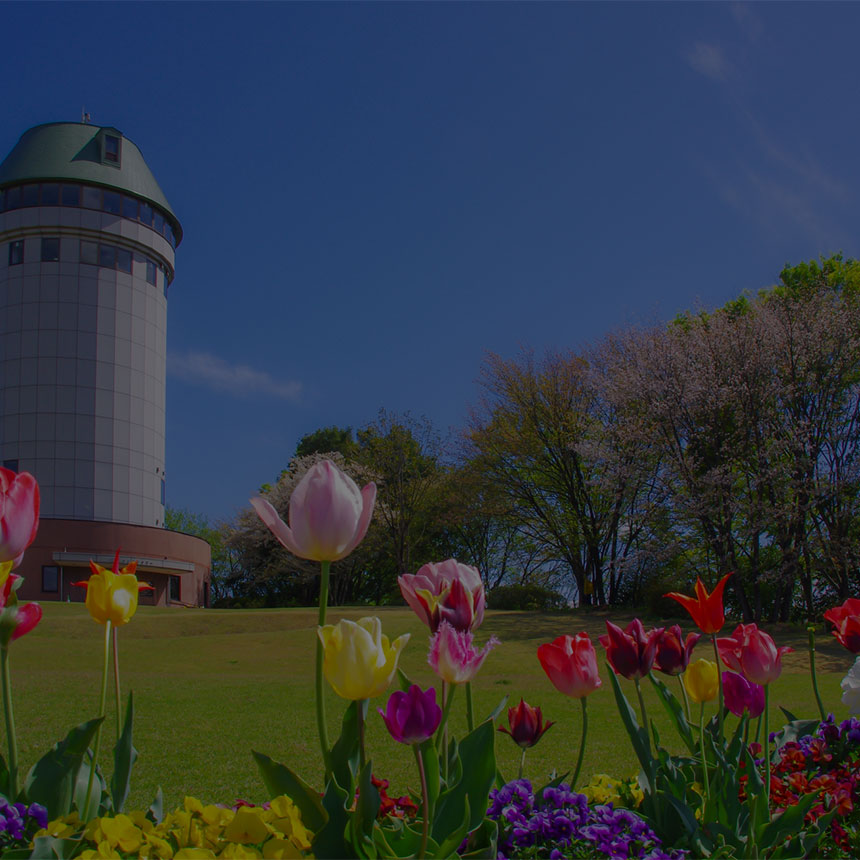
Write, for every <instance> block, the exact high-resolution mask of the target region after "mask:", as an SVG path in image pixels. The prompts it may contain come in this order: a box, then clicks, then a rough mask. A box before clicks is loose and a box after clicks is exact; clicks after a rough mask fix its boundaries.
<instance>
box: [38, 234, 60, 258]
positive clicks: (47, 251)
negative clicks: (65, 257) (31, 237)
mask: <svg viewBox="0 0 860 860" xmlns="http://www.w3.org/2000/svg"><path fill="white" fill-rule="evenodd" d="M59 259H60V240H59V239H57V238H53V237H52V238H50V239H49V238H44V239H42V262H43V263H56V262H57V261H58V260H59Z"/></svg>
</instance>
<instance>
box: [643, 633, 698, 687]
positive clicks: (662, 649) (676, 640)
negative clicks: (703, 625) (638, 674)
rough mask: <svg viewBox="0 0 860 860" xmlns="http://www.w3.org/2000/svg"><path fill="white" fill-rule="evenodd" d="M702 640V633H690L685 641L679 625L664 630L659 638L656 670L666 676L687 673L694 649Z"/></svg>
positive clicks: (655, 662) (656, 652) (655, 663)
mask: <svg viewBox="0 0 860 860" xmlns="http://www.w3.org/2000/svg"><path fill="white" fill-rule="evenodd" d="M701 638H702V634H701V633H688V634H687V638H686V640H685V639H684V636H683V634H682V633H681V628H680V626H679V625H677V624H675V625H674V626H672V627H670V628H669V629H668V630H664V631H663V632H662V633H661V634H660V635H659V636H658V637H657V650H656V651H655V653H654V668H655V669H656V670H657V671H658V672H663V673H664V674H666V675H680V674H681V673H682V672H684V671H686V669H687V666H688V665H689V663H690V657H691V656H692V654H693V648H694V647H695V645H696V643H697V642H698V641H699V639H701Z"/></svg>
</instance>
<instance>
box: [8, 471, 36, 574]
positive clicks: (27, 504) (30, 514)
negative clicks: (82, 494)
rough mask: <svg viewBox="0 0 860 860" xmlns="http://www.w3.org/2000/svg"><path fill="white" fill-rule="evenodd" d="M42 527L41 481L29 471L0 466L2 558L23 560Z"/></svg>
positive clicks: (18, 562) (18, 561) (12, 560)
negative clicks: (17, 471)
mask: <svg viewBox="0 0 860 860" xmlns="http://www.w3.org/2000/svg"><path fill="white" fill-rule="evenodd" d="M38 528H39V485H38V484H37V483H36V479H35V478H34V477H33V476H32V475H31V474H30V473H29V472H20V473H19V474H15V472H12V471H10V470H9V469H4V468H2V467H0V562H7V561H11V562H13V565H12V566H13V567H17V566H18V565H19V564H20V563H21V556H22V555H23V554H24V550H25V549H27V547H28V546H30V544H31V543H33V538H35V537H36V530H37V529H38Z"/></svg>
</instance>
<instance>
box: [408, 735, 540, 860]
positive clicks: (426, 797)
mask: <svg viewBox="0 0 860 860" xmlns="http://www.w3.org/2000/svg"><path fill="white" fill-rule="evenodd" d="M412 751H413V752H414V753H415V761H416V762H417V763H418V776H419V777H420V779H421V799H422V804H421V805H422V806H423V808H424V821H423V822H422V824H421V850H420V851H419V852H418V856H419V857H426V856H427V837H428V836H429V835H430V793H429V792H428V791H427V772H426V771H425V770H424V759H423V758H422V756H421V750H420V749H419V748H418V744H412ZM523 752H525V750H523Z"/></svg>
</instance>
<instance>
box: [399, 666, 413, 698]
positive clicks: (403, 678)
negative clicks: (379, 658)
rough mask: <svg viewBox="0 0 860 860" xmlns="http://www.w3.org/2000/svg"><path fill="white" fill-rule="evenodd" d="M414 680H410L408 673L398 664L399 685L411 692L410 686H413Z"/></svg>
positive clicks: (403, 689)
mask: <svg viewBox="0 0 860 860" xmlns="http://www.w3.org/2000/svg"><path fill="white" fill-rule="evenodd" d="M412 684H413V682H412V681H410V680H409V678H408V677H407V675H406V673H405V672H404V671H403V670H402V669H401V668H400V667H399V666H398V668H397V686H398V687H400V689H401V690H402V691H403V692H404V693H408V692H409V688H410V687H411V686H412Z"/></svg>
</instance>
